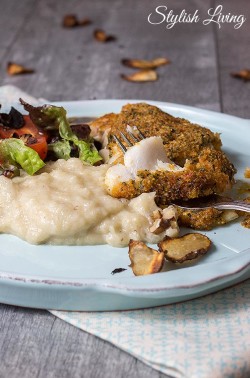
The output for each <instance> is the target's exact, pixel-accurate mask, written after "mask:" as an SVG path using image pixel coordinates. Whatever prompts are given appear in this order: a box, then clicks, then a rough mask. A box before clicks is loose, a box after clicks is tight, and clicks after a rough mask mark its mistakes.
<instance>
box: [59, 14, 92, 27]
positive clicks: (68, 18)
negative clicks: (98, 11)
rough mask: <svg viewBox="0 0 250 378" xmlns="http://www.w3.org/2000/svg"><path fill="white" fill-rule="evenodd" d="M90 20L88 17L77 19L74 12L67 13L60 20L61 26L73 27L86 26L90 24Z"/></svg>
mask: <svg viewBox="0 0 250 378" xmlns="http://www.w3.org/2000/svg"><path fill="white" fill-rule="evenodd" d="M91 23H92V22H91V20H90V19H89V18H84V19H82V20H79V19H78V17H77V16H76V15H75V14H67V15H65V16H64V18H63V21H62V26H63V27H64V28H75V27H77V26H87V25H90V24H91Z"/></svg>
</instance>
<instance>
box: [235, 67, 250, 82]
mask: <svg viewBox="0 0 250 378" xmlns="http://www.w3.org/2000/svg"><path fill="white" fill-rule="evenodd" d="M231 76H233V77H236V78H237V79H242V80H244V81H250V70H247V69H246V70H241V71H239V72H233V73H231Z"/></svg>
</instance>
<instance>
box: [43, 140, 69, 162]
mask: <svg viewBox="0 0 250 378" xmlns="http://www.w3.org/2000/svg"><path fill="white" fill-rule="evenodd" d="M48 149H49V151H52V152H53V153H54V155H55V156H56V158H57V159H64V160H68V159H69V158H70V152H71V147H70V144H69V141H68V140H58V141H57V142H54V143H51V144H49V145H48Z"/></svg>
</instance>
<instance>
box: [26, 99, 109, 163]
mask: <svg viewBox="0 0 250 378" xmlns="http://www.w3.org/2000/svg"><path fill="white" fill-rule="evenodd" d="M20 102H21V104H22V105H23V106H24V109H25V110H27V111H28V112H29V115H30V118H31V120H32V121H33V123H35V124H36V125H37V126H40V127H43V128H45V129H57V130H59V134H60V137H61V138H62V139H63V141H68V142H73V143H74V144H75V145H76V146H77V147H78V149H79V159H80V160H81V161H82V162H83V163H87V164H91V165H93V164H95V163H96V162H98V161H100V160H102V157H101V156H100V155H99V153H98V151H97V149H96V148H95V146H94V143H93V141H92V140H91V139H90V140H87V141H83V140H80V139H78V137H77V136H76V135H75V134H74V133H73V131H72V129H71V127H70V125H69V122H68V120H67V117H66V110H65V109H64V108H62V107H58V106H53V105H43V106H38V107H34V106H32V105H30V104H27V103H26V102H25V101H23V100H22V99H20ZM62 148H63V149H64V151H65V148H66V145H64V146H63V145H60V146H59V145H58V146H57V147H56V149H57V152H59V150H60V149H61V151H60V152H59V153H60V154H64V153H65V152H62ZM65 156H68V155H67V154H66V155H65Z"/></svg>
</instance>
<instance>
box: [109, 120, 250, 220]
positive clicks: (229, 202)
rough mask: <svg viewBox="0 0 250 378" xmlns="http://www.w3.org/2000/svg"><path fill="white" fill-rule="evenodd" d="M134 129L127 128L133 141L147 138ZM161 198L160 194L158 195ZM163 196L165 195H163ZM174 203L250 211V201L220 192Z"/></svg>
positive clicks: (136, 128)
mask: <svg viewBox="0 0 250 378" xmlns="http://www.w3.org/2000/svg"><path fill="white" fill-rule="evenodd" d="M131 130H133V129H132V128H131V127H129V128H127V133H128V134H129V136H130V138H131V139H132V140H133V142H135V143H138V142H140V141H141V140H143V139H145V136H144V135H143V133H142V132H141V131H140V130H139V129H138V127H134V130H135V131H136V135H135V134H134V133H133V132H132V131H131ZM120 135H121V137H122V139H123V140H124V141H125V142H126V143H127V145H128V146H129V147H132V146H133V145H134V144H133V142H131V140H130V139H128V138H127V136H126V135H125V134H124V133H123V132H122V131H120ZM113 138H114V140H115V142H116V143H117V144H118V146H119V147H120V149H121V150H122V152H123V153H124V154H125V153H126V151H127V147H126V146H124V144H123V143H122V141H121V139H119V138H118V137H117V136H116V135H113ZM157 197H158V198H159V196H157ZM162 197H163V196H162ZM172 204H173V205H175V206H178V207H180V208H181V209H187V210H192V211H201V210H204V209H209V208H214V209H217V210H239V211H244V212H247V213H250V203H246V202H244V201H238V200H234V199H232V198H228V197H227V198H225V197H222V196H220V195H218V194H213V195H211V196H208V197H203V198H196V199H191V200H188V201H175V202H172Z"/></svg>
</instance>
